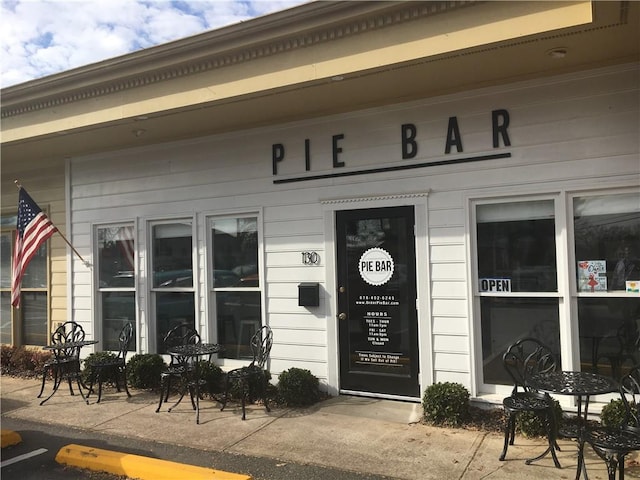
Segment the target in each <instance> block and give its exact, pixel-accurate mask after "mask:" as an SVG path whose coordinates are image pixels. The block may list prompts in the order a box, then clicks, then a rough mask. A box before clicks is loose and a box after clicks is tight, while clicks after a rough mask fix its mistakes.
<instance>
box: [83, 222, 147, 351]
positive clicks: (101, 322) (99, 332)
mask: <svg viewBox="0 0 640 480" xmlns="http://www.w3.org/2000/svg"><path fill="white" fill-rule="evenodd" d="M122 227H131V229H132V231H133V241H134V250H133V275H134V277H133V286H132V287H102V286H101V284H100V273H101V272H100V242H99V240H98V238H99V237H98V230H100V229H104V228H122ZM137 232H138V222H137V221H136V220H123V221H118V222H109V223H100V224H94V225H93V226H92V234H93V242H92V244H93V245H94V258H95V259H96V261H95V264H96V265H95V267H96V268H94V269H93V271H94V272H93V273H94V275H93V276H94V279H93V281H94V282H95V286H96V288H95V305H96V308H95V311H96V315H95V316H94V332H95V338H96V340H98V341H99V345H100V347H101V348H102V349H105V338H104V328H105V317H104V309H103V294H104V293H109V292H133V294H134V309H135V311H134V319H133V327H134V333H135V335H136V338H135V339H134V341H133V342H132V343H133V344H134V345H135V349H134V350H133V351H138V350H139V349H140V347H139V345H140V334H139V333H138V332H139V331H140V329H139V328H138V325H139V320H138V318H139V310H140V309H139V304H138V302H139V297H140V295H139V277H140V275H139V274H140V264H139V262H138V258H139V256H138V252H139V239H138V235H137ZM111 351H115V350H111ZM130 351H131V347H130Z"/></svg>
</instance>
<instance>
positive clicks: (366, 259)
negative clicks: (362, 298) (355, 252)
mask: <svg viewBox="0 0 640 480" xmlns="http://www.w3.org/2000/svg"><path fill="white" fill-rule="evenodd" d="M394 268H395V266H394V263H393V258H392V257H391V255H390V254H389V252H387V251H386V250H385V249H383V248H378V247H375V248H370V249H369V250H367V251H366V252H364V253H363V254H362V256H361V257H360V261H359V262H358V270H359V271H360V277H362V279H363V280H364V281H365V282H367V283H368V284H369V285H374V286H379V285H384V284H385V283H387V282H388V281H389V280H390V279H391V277H392V276H393V270H394Z"/></svg>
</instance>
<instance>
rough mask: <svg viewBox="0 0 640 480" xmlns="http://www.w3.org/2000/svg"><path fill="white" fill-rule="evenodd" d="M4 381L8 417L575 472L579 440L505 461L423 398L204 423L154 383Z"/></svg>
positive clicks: (223, 416) (245, 445)
mask: <svg viewBox="0 0 640 480" xmlns="http://www.w3.org/2000/svg"><path fill="white" fill-rule="evenodd" d="M0 389H1V393H0V399H1V409H2V417H11V418H16V419H23V420H30V421H36V422H44V423H49V424H56V423H59V424H63V425H75V426H76V427H77V428H80V429H85V430H90V431H93V432H97V433H100V432H103V433H108V434H111V435H120V436H126V437H129V438H140V439H148V440H154V441H160V442H163V443H167V444H175V445H181V446H188V447H192V448H197V449H201V450H205V451H220V452H228V453H230V454H243V455H253V456H262V457H269V458H275V459H278V460H281V461H283V462H295V463H303V464H316V465H322V466H326V467H333V468H338V469H342V470H348V471H355V472H361V473H370V474H377V475H384V476H388V477H391V478H396V479H403V480H430V479H438V480H448V479H461V480H462V479H464V480H476V479H477V480H479V479H513V478H518V479H519V480H529V479H540V480H542V479H544V480H554V479H562V480H565V479H572V478H574V477H575V468H576V444H575V442H572V441H569V440H563V441H560V446H561V449H562V451H561V452H558V457H559V459H560V462H561V464H562V466H563V468H562V469H556V468H554V466H553V462H552V460H551V458H548V457H547V458H544V459H542V460H540V461H538V462H535V463H534V464H531V465H525V463H524V461H525V459H527V458H530V457H534V456H536V455H538V454H539V453H540V452H541V451H543V450H544V448H545V443H544V440H540V439H534V440H532V439H526V438H523V437H520V436H519V437H516V445H514V446H511V447H509V452H508V454H507V460H506V461H504V462H500V461H499V460H498V456H499V454H500V452H501V450H502V442H503V439H502V436H501V435H499V434H494V433H487V432H481V431H472V430H464V429H448V428H437V427H431V426H427V425H423V424H421V423H419V419H420V417H421V414H422V409H421V405H419V404H412V403H405V402H393V401H389V400H380V399H372V398H363V397H349V396H340V397H335V398H332V399H329V400H326V401H323V402H320V403H319V404H317V405H314V406H313V407H311V408H308V409H279V408H276V409H273V410H272V412H271V413H267V412H266V411H265V410H264V408H263V407H261V406H258V405H251V406H248V407H247V420H245V421H242V420H241V412H240V407H239V405H238V406H236V405H231V404H230V405H229V406H228V407H227V409H225V411H224V412H220V406H219V404H217V403H215V402H214V401H212V400H204V401H201V402H200V425H196V424H195V414H194V412H193V410H192V409H191V404H190V402H189V401H188V399H185V401H183V402H182V403H181V404H180V406H179V407H178V408H176V409H174V410H173V411H172V412H171V413H169V412H167V411H166V408H164V405H163V410H162V411H160V412H159V413H155V409H156V406H157V395H156V394H155V393H152V392H147V391H140V390H131V393H132V395H133V396H132V398H127V397H126V395H125V394H124V393H117V392H116V391H115V389H110V388H107V389H106V390H105V391H104V392H103V396H102V401H101V402H100V403H99V404H97V403H94V402H95V397H92V398H91V404H90V405H86V404H84V402H83V401H82V398H81V397H80V396H78V395H76V396H71V395H69V390H68V388H66V386H61V388H60V391H59V392H58V393H57V394H56V395H55V396H54V397H53V398H52V399H51V400H49V401H48V402H47V403H46V404H45V405H43V406H40V405H39V400H38V399H37V398H36V395H37V394H38V392H39V383H38V381H37V380H30V379H21V378H13V377H6V376H3V377H2V378H1V379H0ZM194 432H197V433H198V434H197V435H194ZM221 432H224V434H223V435H221V434H220V433H221ZM18 433H19V432H18ZM633 458H635V459H637V457H633ZM632 463H635V462H632ZM636 465H637V464H636ZM636 465H630V466H629V467H628V468H627V471H626V474H627V476H628V477H629V478H640V467H638V466H636ZM212 468H213V469H215V468H216V466H215V465H212ZM587 468H588V471H589V477H590V478H591V479H592V480H598V479H605V478H607V475H606V468H605V467H604V462H602V461H601V460H600V459H599V458H598V457H596V456H595V455H594V454H593V453H592V452H591V451H589V452H588V456H587ZM230 473H238V474H243V473H244V472H230ZM283 480H289V479H283ZM291 480H296V479H291Z"/></svg>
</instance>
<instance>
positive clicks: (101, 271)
mask: <svg viewBox="0 0 640 480" xmlns="http://www.w3.org/2000/svg"><path fill="white" fill-rule="evenodd" d="M133 233H134V229H133V226H132V225H116V226H108V227H98V229H97V239H98V277H99V278H98V284H99V287H98V288H99V298H100V300H99V303H100V306H101V312H102V342H103V349H104V350H114V351H115V350H118V349H119V348H120V343H119V340H118V337H119V335H120V331H121V330H122V328H123V327H124V326H125V325H126V324H127V323H129V322H131V324H132V325H134V326H135V325H136V290H135V289H136V281H135V279H136V278H135V272H136V268H135V243H134V235H133ZM129 350H131V351H136V345H135V335H134V336H133V340H132V342H131V344H130V345H129Z"/></svg>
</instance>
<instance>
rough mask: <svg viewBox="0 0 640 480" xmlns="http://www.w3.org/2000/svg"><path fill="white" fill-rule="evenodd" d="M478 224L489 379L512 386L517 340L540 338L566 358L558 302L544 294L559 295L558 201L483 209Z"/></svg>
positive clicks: (485, 377) (479, 210) (485, 362)
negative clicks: (510, 351) (511, 355)
mask: <svg viewBox="0 0 640 480" xmlns="http://www.w3.org/2000/svg"><path fill="white" fill-rule="evenodd" d="M476 220H477V225H476V231H477V262H478V291H479V294H480V299H479V300H480V322H481V332H482V359H483V371H482V373H483V380H484V383H486V384H511V382H512V380H511V379H510V378H508V376H507V374H506V371H505V370H504V367H503V365H502V355H503V353H504V352H505V350H506V349H507V348H508V347H509V345H511V344H512V343H514V342H515V341H517V340H519V339H521V338H525V337H533V338H537V339H538V340H540V341H541V342H543V343H544V344H546V345H548V346H549V348H551V350H552V351H553V352H554V353H555V354H556V355H557V356H558V360H559V359H560V328H559V309H558V298H557V297H547V296H545V295H544V293H545V292H557V291H558V280H557V268H556V234H555V231H556V228H555V218H554V203H553V200H541V201H521V202H510V203H497V204H484V205H478V206H477V209H476ZM519 292H527V293H538V295H536V296H527V297H522V296H518V295H517V294H518V293H519Z"/></svg>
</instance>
